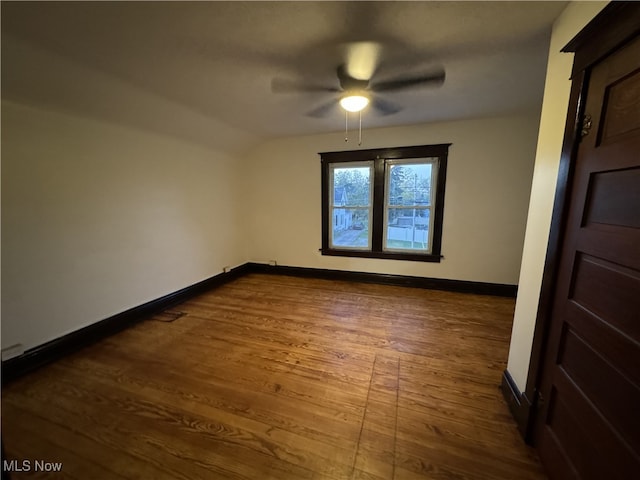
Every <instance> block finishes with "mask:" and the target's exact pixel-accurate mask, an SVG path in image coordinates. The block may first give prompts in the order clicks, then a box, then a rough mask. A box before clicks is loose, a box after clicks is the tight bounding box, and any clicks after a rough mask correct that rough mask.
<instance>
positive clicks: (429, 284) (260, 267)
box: [247, 263, 518, 298]
mask: <svg viewBox="0 0 640 480" xmlns="http://www.w3.org/2000/svg"><path fill="white" fill-rule="evenodd" d="M247 265H248V268H249V272H256V273H272V274H277V275H290V276H295V277H310V278H323V279H327V280H347V281H352V282H365V283H379V284H384V285H398V286H403V287H414V288H427V289H431V290H446V291H449V292H459V293H475V294H478V295H493V296H499V297H509V298H515V297H516V293H517V292H518V286H517V285H506V284H498V283H484V282H471V281H466V280H448V279H444V278H428V277H411V276H407V275H389V274H383V273H368V272H350V271H344V270H327V269H322V268H306V267H286V266H281V265H267V264H263V263H249V264H247Z"/></svg>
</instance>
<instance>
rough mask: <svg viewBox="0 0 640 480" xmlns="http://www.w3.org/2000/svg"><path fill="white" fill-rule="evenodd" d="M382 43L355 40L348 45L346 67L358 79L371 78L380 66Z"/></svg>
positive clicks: (350, 74)
mask: <svg viewBox="0 0 640 480" xmlns="http://www.w3.org/2000/svg"><path fill="white" fill-rule="evenodd" d="M381 48H382V47H381V45H380V44H379V43H376V42H353V43H350V44H347V45H346V55H345V56H346V62H345V69H346V71H347V74H348V75H349V76H350V77H352V78H355V79H357V80H370V79H371V77H372V76H373V74H374V73H375V71H376V68H377V67H378V61H379V59H380V50H381Z"/></svg>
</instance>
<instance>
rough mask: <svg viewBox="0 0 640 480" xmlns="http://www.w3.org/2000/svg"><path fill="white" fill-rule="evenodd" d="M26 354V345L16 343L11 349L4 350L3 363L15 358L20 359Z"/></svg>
mask: <svg viewBox="0 0 640 480" xmlns="http://www.w3.org/2000/svg"><path fill="white" fill-rule="evenodd" d="M23 353H24V345H22V344H21V343H16V344H15V345H11V346H10V347H7V348H3V349H2V361H3V362H4V361H5V360H9V359H10V358H13V357H18V356H20V355H22V354H23Z"/></svg>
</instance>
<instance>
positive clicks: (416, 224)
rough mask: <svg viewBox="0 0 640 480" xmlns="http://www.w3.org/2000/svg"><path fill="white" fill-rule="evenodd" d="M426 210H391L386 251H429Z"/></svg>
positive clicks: (427, 213) (388, 213)
mask: <svg viewBox="0 0 640 480" xmlns="http://www.w3.org/2000/svg"><path fill="white" fill-rule="evenodd" d="M430 215H431V212H430V210H429V209H425V208H389V209H388V212H387V234H386V238H385V247H384V248H385V249H391V250H413V251H416V250H419V251H423V252H426V251H428V250H429V217H430Z"/></svg>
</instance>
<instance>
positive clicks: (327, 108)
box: [306, 99, 338, 118]
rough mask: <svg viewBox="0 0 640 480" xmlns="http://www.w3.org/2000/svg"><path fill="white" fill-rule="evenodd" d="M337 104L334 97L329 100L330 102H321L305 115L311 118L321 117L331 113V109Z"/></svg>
mask: <svg viewBox="0 0 640 480" xmlns="http://www.w3.org/2000/svg"><path fill="white" fill-rule="evenodd" d="M337 106H338V100H336V99H334V100H331V101H330V102H327V103H323V104H322V105H320V106H319V107H316V108H314V109H313V110H311V111H310V112H307V114H306V115H307V117H312V118H323V117H326V116H327V115H329V113H331V111H332V110H333V109H335V108H336V107H337Z"/></svg>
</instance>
